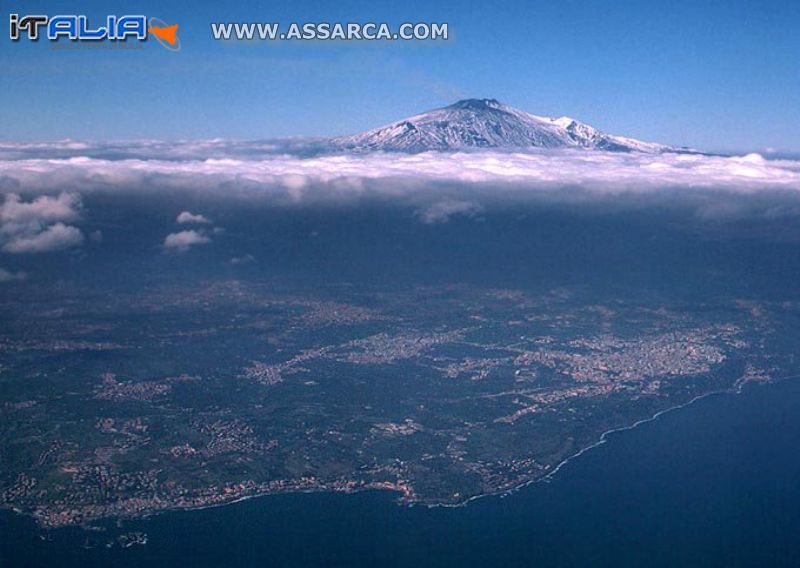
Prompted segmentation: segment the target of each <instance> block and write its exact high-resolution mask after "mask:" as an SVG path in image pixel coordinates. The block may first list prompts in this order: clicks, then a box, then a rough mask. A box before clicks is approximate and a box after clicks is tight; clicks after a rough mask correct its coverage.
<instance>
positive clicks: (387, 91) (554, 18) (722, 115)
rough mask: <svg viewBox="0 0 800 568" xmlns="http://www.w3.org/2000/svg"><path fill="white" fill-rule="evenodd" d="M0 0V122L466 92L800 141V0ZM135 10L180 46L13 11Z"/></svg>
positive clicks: (295, 132) (339, 122) (725, 143)
mask: <svg viewBox="0 0 800 568" xmlns="http://www.w3.org/2000/svg"><path fill="white" fill-rule="evenodd" d="M230 4H231V3H227V4H226V3H222V2H203V1H196V2H191V3H187V2H175V1H170V0H161V1H159V2H147V1H145V2H136V3H131V4H129V3H125V2H116V1H113V0H112V1H108V2H70V3H66V2H60V1H55V2H53V1H51V2H47V3H42V2H35V1H26V2H19V3H18V4H17V5H13V4H11V5H9V4H8V3H5V5H4V10H6V11H5V12H4V13H3V14H2V18H3V22H2V27H3V28H4V31H3V34H2V36H3V37H2V40H0V43H1V44H2V47H0V68H2V74H0V97H2V99H0V100H2V108H0V124H2V129H0V138H2V139H4V140H54V139H61V138H74V139H91V140H99V139H129V138H162V139H174V138H214V137H224V138H269V137H283V136H309V135H332V134H345V133H352V132H357V131H360V130H363V129H366V128H370V127H374V126H378V125H381V124H383V123H386V122H389V121H392V120H395V119H398V118H402V117H404V116H407V115H410V114H414V113H417V112H420V111H422V110H426V109H429V108H434V107H438V106H443V105H445V104H448V103H450V102H453V101H455V100H457V99H459V98H464V97H493V98H497V99H499V100H501V101H503V102H506V103H508V104H511V105H513V106H517V107H519V108H522V109H524V110H527V111H529V112H533V113H536V114H543V115H553V116H560V115H570V116H573V117H576V118H578V119H580V120H583V121H585V122H588V123H590V124H592V125H594V126H597V127H599V128H601V129H604V130H607V131H609V132H612V133H615V134H623V135H627V136H633V137H636V138H641V139H645V140H653V141H659V142H665V143H671V144H685V145H691V146H695V147H699V148H703V149H707V150H719V151H750V150H755V151H763V150H765V149H767V148H773V149H775V150H778V151H785V152H798V151H800V2H797V0H792V1H774V2H769V1H762V2H744V1H735V0H729V1H725V2H708V1H703V2H701V1H697V0H695V1H673V2H663V1H660V2H642V1H640V2H630V1H625V0H615V1H612V2H609V1H607V0H606V1H582V2H577V1H568V0H551V1H548V2H543V1H511V2H505V3H503V4H493V3H489V2H485V1H483V2H463V1H462V2H441V1H433V0H426V1H419V2H417V1H407V2H377V1H374V0H373V1H368V2H366V1H365V2H361V1H359V2H354V1H346V0H345V1H337V2H323V1H320V2H302V1H299V2H298V1H295V2H291V3H289V2H282V3H279V2H237V3H236V5H235V6H231V5H230ZM9 11H11V12H18V13H21V14H35V13H44V14H49V15H56V14H58V13H68V14H69V13H78V14H86V15H88V16H89V17H90V18H91V17H95V18H104V17H105V15H106V14H108V13H113V14H122V13H142V14H146V15H148V16H158V17H160V18H161V19H163V20H165V21H166V22H167V23H173V22H177V23H179V24H180V32H179V35H180V37H181V41H182V46H183V47H182V50H181V51H180V52H179V53H170V52H168V51H166V50H164V49H162V48H160V47H159V46H158V45H156V44H155V43H154V42H152V45H151V44H150V43H148V45H146V46H145V48H144V49H142V50H132V51H97V50H86V49H82V50H73V51H69V52H64V51H55V50H53V49H51V48H50V46H49V44H48V42H38V43H32V42H28V41H21V42H19V43H12V42H11V41H10V40H9V39H8V36H7V29H8V13H9ZM212 21H268V22H280V23H281V24H282V25H288V23H290V22H293V21H298V22H306V21H312V22H318V21H344V22H347V21H358V22H367V21H386V22H389V23H391V24H400V23H402V22H404V21H435V22H448V23H449V25H450V32H451V36H452V37H451V40H450V41H448V42H444V43H435V44H414V43H405V42H402V43H375V42H362V43H353V42H347V43H342V42H337V43H331V42H322V43H314V44H310V43H302V44H297V43H294V44H289V43H276V42H258V43H255V44H231V43H223V42H215V41H213V40H212V39H211V33H210V26H209V24H210V22H212Z"/></svg>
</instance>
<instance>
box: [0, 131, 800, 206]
mask: <svg viewBox="0 0 800 568" xmlns="http://www.w3.org/2000/svg"><path fill="white" fill-rule="evenodd" d="M139 144H140V145H142V146H141V148H144V149H145V150H146V149H147V148H148V146H147V145H146V144H145V143H139ZM153 144H156V143H153ZM158 144H159V146H158V147H159V148H162V149H163V143H158ZM6 147H7V145H6ZM137 148H139V147H137ZM141 148H139V149H138V150H137V151H138V152H139V153H146V152H143V151H142V149H141ZM258 148H259V147H258V146H255V147H254V148H253V149H252V152H250V153H246V152H245V151H244V150H243V148H242V147H241V146H237V151H236V152H235V153H233V154H231V155H230V156H228V157H224V155H222V156H221V157H214V158H201V157H200V154H201V153H202V152H201V151H202V146H200V145H199V143H192V144H191V145H189V146H188V147H187V146H186V145H182V144H175V145H174V147H173V148H172V150H171V151H166V150H164V151H163V152H162V156H163V157H162V158H160V159H155V158H152V159H143V158H141V157H139V158H125V159H107V158H99V157H68V158H43V157H35V158H30V157H22V158H17V159H5V160H0V191H2V192H4V193H29V192H31V193H40V192H60V191H72V192H75V191H79V192H84V191H98V190H117V189H136V188H142V187H149V188H155V189H170V188H183V189H188V190H193V191H225V192H228V193H230V194H231V195H234V194H237V193H238V194H244V195H259V194H266V195H268V196H272V197H276V198H281V197H283V198H286V199H289V200H294V201H298V200H302V199H303V198H304V197H308V196H310V195H315V196H316V197H325V196H327V197H331V196H339V197H340V196H342V195H348V194H351V195H352V194H360V193H363V192H367V191H381V192H383V193H385V194H386V195H392V194H394V193H400V194H405V193H408V192H409V191H414V190H421V189H425V190H428V189H430V188H431V186H432V185H443V184H447V185H452V184H459V185H469V186H484V187H492V188H495V189H502V188H510V189H515V190H527V191H536V190H538V191H542V190H547V191H552V190H559V189H563V188H577V189H581V190H584V191H585V192H590V193H597V194H603V195H614V194H621V193H623V194H624V193H647V192H652V191H656V190H659V189H663V188H680V189H684V190H703V189H708V190H724V191H735V192H740V193H741V192H744V193H751V192H759V191H763V190H790V191H797V192H800V161H797V160H768V159H765V158H763V157H762V156H760V155H758V154H750V155H747V156H739V157H724V156H703V155H682V154H658V155H652V154H636V153H630V154H623V153H610V152H598V151H582V150H561V151H553V150H543V151H533V150H532V151H526V152H503V151H495V150H484V151H476V152H454V153H439V152H427V153H423V154H413V155H412V154H384V153H373V154H360V155H359V154H354V155H322V156H316V157H301V156H297V155H289V154H270V153H265V152H260V153H259V152H258V151H257V150H258ZM51 151H52V152H53V153H56V154H57V153H58V152H56V150H53V149H51ZM133 153H135V152H133ZM213 154H215V155H220V150H219V148H216V149H215V151H214V152H213ZM243 155H246V156H247V157H246V158H243V157H242V156H243ZM387 180H391V181H392V182H393V183H384V182H386V181H387Z"/></svg>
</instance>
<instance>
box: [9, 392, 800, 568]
mask: <svg viewBox="0 0 800 568" xmlns="http://www.w3.org/2000/svg"><path fill="white" fill-rule="evenodd" d="M124 530H141V531H145V532H146V533H147V534H148V538H149V542H148V543H147V544H146V545H144V546H132V547H130V548H124V549H123V548H120V547H114V548H111V549H106V548H104V547H102V546H101V547H97V548H93V549H89V550H86V549H84V548H82V544H83V543H84V540H85V538H86V535H85V534H82V533H80V532H79V531H55V532H51V533H49V534H47V535H45V540H42V534H41V532H40V531H38V530H37V529H36V528H35V527H34V525H33V523H31V522H30V521H29V520H27V519H24V518H21V517H19V516H16V515H12V514H9V513H3V514H2V515H1V516H0V565H2V566H3V567H6V566H10V567H16V566H76V567H77V566H79V567H91V566H193V567H204V566H214V567H219V566H225V567H234V566H260V567H261V566H325V567H333V566H348V567H359V566H415V567H420V566H458V567H469V566H480V567H486V566H593V567H594V566H726V567H728V566H800V538H799V536H800V381H798V380H790V381H785V382H782V383H778V384H774V385H768V386H759V387H752V388H748V389H747V390H746V391H745V392H744V393H742V394H740V395H714V396H710V397H706V398H704V399H701V400H699V401H697V402H695V403H694V404H692V405H690V406H688V407H684V408H681V409H678V410H675V411H672V412H669V413H667V414H664V415H662V416H660V417H659V418H657V419H656V420H654V421H651V422H648V423H645V424H642V425H640V426H638V427H636V428H634V429H631V430H627V431H623V432H618V433H614V434H612V435H610V436H609V437H608V440H607V443H605V444H603V445H601V446H598V447H596V448H594V449H592V450H590V451H588V452H586V453H585V454H583V455H582V456H580V457H579V458H578V459H575V460H573V461H571V462H570V463H568V464H567V465H565V466H564V467H563V468H562V469H561V471H560V472H559V473H558V474H557V475H556V476H555V478H554V479H553V480H552V481H550V482H546V483H536V484H534V485H532V486H528V487H526V488H523V489H521V490H519V491H518V492H517V493H515V494H513V495H510V496H507V497H505V498H500V497H488V498H484V499H480V500H477V501H475V502H473V503H471V504H469V506H466V507H461V508H454V509H444V508H435V509H428V508H424V507H411V508H406V507H399V506H397V505H395V504H394V503H393V501H392V496H391V495H390V494H385V493H380V492H372V493H362V494H358V495H327V494H320V495H317V494H307V495H285V496H275V497H265V498H260V499H254V500H250V501H246V502H242V503H238V504H234V505H230V506H226V507H221V508H216V509H208V510H202V511H191V512H178V513H169V514H163V515H160V516H156V517H154V518H151V519H148V520H144V521H140V522H136V523H127V524H126V525H125V527H124ZM102 538H103V535H102V534H101V535H98V536H97V539H98V540H101V539H102Z"/></svg>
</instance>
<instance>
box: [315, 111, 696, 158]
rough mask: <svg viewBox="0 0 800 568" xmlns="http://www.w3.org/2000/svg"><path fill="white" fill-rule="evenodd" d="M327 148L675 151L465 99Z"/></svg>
mask: <svg viewBox="0 0 800 568" xmlns="http://www.w3.org/2000/svg"><path fill="white" fill-rule="evenodd" d="M330 144H331V149H333V150H348V151H385V152H425V151H428V150H439V151H447V150H463V149H468V148H588V149H596V150H606V151H614V152H647V153H661V152H681V153H694V152H693V151H692V150H690V149H688V148H677V147H673V146H665V145H662V144H655V143H651V142H641V141H639V140H634V139H632V138H625V137H622V136H613V135H610V134H605V133H604V132H601V131H599V130H597V129H595V128H593V127H591V126H589V125H588V124H583V123H581V122H578V121H577V120H574V119H572V118H569V117H561V118H548V117H544V116H536V115H534V114H530V113H527V112H524V111H521V110H518V109H515V108H513V107H510V106H507V105H504V104H502V103H500V102H498V101H496V100H494V99H465V100H462V101H458V102H457V103H455V104H452V105H450V106H447V107H444V108H440V109H436V110H432V111H429V112H425V113H422V114H418V115H416V116H412V117H410V118H406V119H404V120H400V121H398V122H395V123H393V124H389V125H387V126H383V127H380V128H376V129H374V130H369V131H367V132H363V133H361V134H355V135H353V136H343V137H340V138H334V139H332V140H331V141H330Z"/></svg>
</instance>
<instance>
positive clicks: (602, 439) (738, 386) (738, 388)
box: [5, 374, 800, 530]
mask: <svg viewBox="0 0 800 568" xmlns="http://www.w3.org/2000/svg"><path fill="white" fill-rule="evenodd" d="M794 378H800V374H793V375H786V376H783V377H778V378H771V379H769V380H767V381H763V382H756V385H755V386H767V385H772V384H777V383H780V382H783V381H787V380H791V379H794ZM748 382H752V381H745V382H744V383H740V382H738V381H737V382H736V383H734V384H733V385H731V386H730V387H728V388H724V389H718V390H714V391H710V392H707V393H703V394H700V395H697V396H695V397H693V398H692V399H690V400H688V401H686V402H684V403H682V404H679V405H675V406H671V407H668V408H665V409H663V410H660V411H658V412H656V413H655V414H653V415H652V416H650V417H648V418H643V419H640V420H637V421H636V422H634V423H632V424H630V425H627V426H621V427H618V428H612V429H609V430H606V431H605V432H602V433H601V434H600V436H599V438H598V439H597V441H595V442H594V443H592V444H590V445H588V446H585V447H583V448H581V449H580V450H578V451H576V452H575V453H573V454H571V455H569V456H567V457H566V458H564V459H563V460H562V461H560V462H558V463H557V464H556V465H555V467H553V468H552V469H551V470H550V471H548V472H547V473H545V474H543V475H541V476H539V477H536V478H534V479H529V480H527V481H524V482H522V483H520V484H518V485H516V486H514V487H511V488H509V489H504V490H502V491H496V492H487V493H481V494H479V495H474V496H471V497H469V498H467V499H464V500H463V501H459V502H455V503H426V502H424V501H405V500H403V499H402V498H398V499H396V500H395V503H396V504H397V505H400V506H408V507H415V506H421V507H424V508H431V509H432V508H438V507H441V508H448V509H450V508H452V509H455V508H460V507H466V506H467V505H469V504H470V503H472V502H473V501H477V500H478V499H482V498H485V497H500V498H503V497H505V496H507V495H511V494H513V493H516V492H517V491H519V490H521V489H523V488H525V487H528V486H531V485H534V484H536V483H540V482H549V481H551V480H552V479H553V478H554V477H555V475H556V474H557V473H558V472H559V471H560V470H561V469H562V468H563V467H564V466H565V465H567V464H568V463H570V462H571V461H573V460H575V459H577V458H579V457H580V456H582V455H583V454H584V453H586V452H588V451H589V450H591V449H593V448H596V447H598V446H601V445H603V444H605V443H606V442H607V441H608V437H609V436H610V435H612V434H614V433H618V432H625V431H628V430H633V429H635V428H637V427H638V426H641V425H642V424H646V423H649V422H653V421H655V420H656V419H658V418H659V417H661V416H663V415H665V414H668V413H670V412H673V411H677V410H680V409H682V408H686V407H688V406H690V405H692V404H694V403H696V402H698V401H700V400H702V399H705V398H707V397H711V396H719V395H738V394H741V393H742V391H743V388H744V386H745V385H746V384H747V383H748ZM368 491H381V492H391V493H402V492H401V491H400V490H398V489H393V488H390V487H364V488H356V489H351V490H335V489H324V488H319V489H317V488H312V489H304V490H287V491H276V492H268V493H256V494H252V495H244V496H240V497H236V498H233V499H231V500H230V501H225V502H219V503H212V504H206V505H198V506H185V507H181V506H176V507H170V508H164V509H161V510H155V511H152V512H148V513H143V514H141V515H136V516H130V517H113V516H109V517H103V518H98V519H93V520H91V521H88V522H86V523H79V524H74V525H63V526H53V527H47V526H42V525H41V524H40V523H39V521H38V519H37V518H36V516H35V515H33V514H31V513H28V512H25V511H21V510H19V509H18V508H16V507H13V508H7V509H5V510H6V511H8V512H9V513H13V514H16V515H19V516H20V517H26V518H30V519H33V521H34V522H35V523H36V526H37V527H38V528H39V529H41V530H57V529H63V528H80V529H83V530H87V529H89V528H96V527H97V525H96V524H93V523H102V522H106V521H116V522H118V523H119V522H126V521H140V520H146V519H148V518H151V517H154V516H156V515H161V514H164V513H171V512H190V511H200V510H207V509H215V508H219V507H225V506H228V505H234V504H236V503H241V502H244V501H248V500H251V499H256V498H263V497H269V496H274V495H292V494H315V493H320V494H321V493H339V494H344V495H354V494H357V493H365V492H368Z"/></svg>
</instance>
